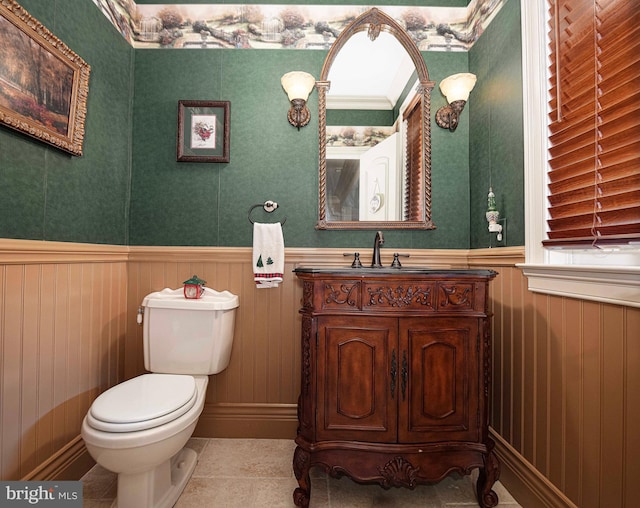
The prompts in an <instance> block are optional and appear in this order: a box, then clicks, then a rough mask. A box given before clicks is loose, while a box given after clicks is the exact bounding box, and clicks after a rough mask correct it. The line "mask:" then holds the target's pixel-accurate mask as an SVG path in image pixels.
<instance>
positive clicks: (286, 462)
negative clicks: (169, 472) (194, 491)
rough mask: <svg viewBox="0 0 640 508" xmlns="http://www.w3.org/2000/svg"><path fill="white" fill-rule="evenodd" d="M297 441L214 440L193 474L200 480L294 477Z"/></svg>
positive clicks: (208, 444) (202, 455) (206, 448)
mask: <svg viewBox="0 0 640 508" xmlns="http://www.w3.org/2000/svg"><path fill="white" fill-rule="evenodd" d="M294 449H295V444H294V442H293V440H291V441H289V440H286V439H211V440H210V441H209V443H207V446H206V447H205V448H204V450H203V452H202V454H201V455H200V458H199V461H198V465H197V466H196V469H195V471H194V473H193V476H194V477H196V478H203V477H206V478H210V477H218V478H237V477H242V478H247V477H249V478H290V477H292V476H293V467H292V460H293V451H294Z"/></svg>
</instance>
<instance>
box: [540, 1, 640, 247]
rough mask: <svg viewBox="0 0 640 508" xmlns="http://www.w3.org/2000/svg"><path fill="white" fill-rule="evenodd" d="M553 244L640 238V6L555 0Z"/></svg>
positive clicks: (551, 7) (552, 7) (551, 157)
mask: <svg viewBox="0 0 640 508" xmlns="http://www.w3.org/2000/svg"><path fill="white" fill-rule="evenodd" d="M548 4H549V54H550V65H549V86H550V90H549V96H550V97H549V119H550V124H549V215H550V218H549V220H548V225H549V228H548V229H549V230H548V234H547V236H548V239H547V240H545V241H544V244H545V245H549V246H556V245H560V246H563V245H589V244H595V245H606V244H608V243H615V244H621V243H622V244H623V243H627V242H629V241H634V240H640V86H639V84H638V78H639V76H640V9H638V6H637V5H634V4H635V2H630V1H629V0H548Z"/></svg>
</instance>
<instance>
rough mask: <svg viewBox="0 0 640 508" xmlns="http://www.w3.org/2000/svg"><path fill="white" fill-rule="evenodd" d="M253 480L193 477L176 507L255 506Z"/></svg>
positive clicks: (225, 507)
mask: <svg viewBox="0 0 640 508" xmlns="http://www.w3.org/2000/svg"><path fill="white" fill-rule="evenodd" d="M254 501H255V493H254V485H253V482H250V481H246V480H240V479H237V478H193V477H192V478H191V480H190V481H189V483H188V484H187V486H186V488H185V489H184V492H183V493H182V495H181V496H180V499H178V502H177V503H176V504H175V508H247V507H248V506H254V505H253V503H254Z"/></svg>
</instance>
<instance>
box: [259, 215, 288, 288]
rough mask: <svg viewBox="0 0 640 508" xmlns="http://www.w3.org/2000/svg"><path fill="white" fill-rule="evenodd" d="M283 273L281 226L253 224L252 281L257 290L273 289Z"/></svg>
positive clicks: (277, 223)
mask: <svg viewBox="0 0 640 508" xmlns="http://www.w3.org/2000/svg"><path fill="white" fill-rule="evenodd" d="M283 273H284V238H283V236H282V225H281V224H280V223H279V222H276V223H275V224H260V223H258V222H254V223H253V279H254V280H255V282H256V287H258V288H275V287H278V284H279V283H280V282H282V275H283Z"/></svg>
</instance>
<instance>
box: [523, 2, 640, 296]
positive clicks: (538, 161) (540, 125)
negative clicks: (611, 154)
mask: <svg viewBox="0 0 640 508" xmlns="http://www.w3.org/2000/svg"><path fill="white" fill-rule="evenodd" d="M580 2H581V0H574V1H570V0H564V1H563V2H562V4H563V5H564V6H565V8H566V9H567V10H569V9H572V11H573V13H575V12H578V16H579V15H580V14H583V15H584V16H590V17H591V19H592V20H593V19H594V9H593V5H594V0H590V1H589V2H587V3H588V4H589V5H591V9H590V10H589V11H588V12H587V13H584V7H581V6H580ZM614 2H615V3H617V0H609V1H607V2H597V0H596V2H595V4H596V6H597V7H599V8H600V7H601V6H600V3H602V4H603V5H605V4H606V9H607V13H608V9H609V4H612V3H614ZM582 3H584V2H582ZM622 4H623V5H625V8H631V7H630V5H632V4H633V2H628V1H627V2H622ZM627 4H628V5H627ZM520 7H521V20H522V47H523V55H522V56H523V60H522V62H523V84H524V90H523V92H524V139H525V145H524V151H525V153H524V156H525V210H526V223H527V231H526V242H525V250H526V262H525V264H524V265H522V268H523V272H524V274H525V275H526V276H527V277H528V283H529V289H530V290H531V291H535V292H542V293H550V294H557V295H562V296H570V297H576V298H581V299H589V300H597V301H605V302H609V303H614V304H621V305H630V306H636V307H640V248H639V247H640V241H638V242H635V241H634V240H633V233H632V237H631V238H629V237H628V236H627V237H626V238H625V237H620V238H619V240H621V241H624V242H627V243H626V244H625V245H622V244H619V245H616V246H615V247H613V246H608V247H607V246H606V245H604V246H601V247H602V248H598V249H594V248H592V247H591V244H592V243H593V240H594V238H595V237H597V236H598V235H597V233H596V235H595V236H594V235H592V234H591V230H590V229H589V234H588V239H587V238H583V241H584V240H586V241H588V245H586V244H582V245H581V246H579V247H580V248H575V249H569V248H567V247H566V243H565V244H563V243H562V242H558V243H557V244H556V245H552V244H550V243H549V240H550V238H549V236H548V231H549V227H550V224H549V222H548V221H551V220H552V216H551V215H550V213H549V209H548V203H549V202H548V199H547V198H548V191H549V189H550V184H551V179H550V172H549V171H548V169H549V168H550V165H549V156H550V146H551V145H550V135H549V134H550V132H551V129H550V125H549V118H550V116H549V110H548V108H547V106H548V104H549V103H550V100H551V94H550V93H549V90H548V84H549V82H550V81H549V78H550V75H549V74H547V70H548V69H549V67H550V61H551V60H550V59H549V54H548V52H547V50H548V49H549V42H550V41H549V39H548V38H547V35H548V27H549V26H550V25H549V22H550V20H549V18H548V17H547V14H549V12H548V11H547V8H548V3H547V0H521V2H520ZM631 10H632V11H633V10H636V11H637V8H636V9H633V8H631ZM608 14H610V13H608ZM628 17H629V18H630V19H629V20H628V21H633V20H631V18H633V17H635V21H633V22H632V23H626V21H627V19H626V18H625V20H624V21H625V23H623V25H622V26H625V27H628V28H629V30H630V32H629V33H627V34H626V37H625V34H624V33H623V32H621V31H620V30H617V29H616V30H612V29H611V28H609V30H610V31H613V32H615V33H616V34H617V37H624V38H625V39H626V40H627V42H626V44H629V39H630V38H635V40H636V41H637V39H638V37H640V31H639V28H638V27H639V26H640V25H639V24H638V19H637V14H635V13H633V15H632V16H628ZM616 19H619V18H616ZM601 21H602V20H599V21H598V22H601ZM634 23H635V26H634ZM592 26H593V25H592ZM599 26H602V25H599ZM598 39H599V41H603V40H604V39H605V37H604V36H603V37H600V38H598V36H597V35H596V36H594V37H593V40H594V41H596V42H599V41H598ZM610 40H611V39H610V38H608V41H610ZM633 47H634V48H636V49H634V50H632V53H631V58H630V59H629V63H630V65H631V69H627V71H626V72H627V73H629V72H631V73H634V74H635V76H634V79H635V82H636V83H637V79H638V77H637V76H638V57H637V56H636V55H635V54H634V53H638V46H637V43H636V45H635V46H633ZM619 49H621V50H623V49H624V48H623V47H621V48H619ZM594 54H595V53H594ZM601 54H602V53H601ZM627 58H628V57H627ZM634 69H635V70H634ZM592 78H593V82H595V76H592ZM598 83H599V84H600V83H604V81H603V80H599V81H598ZM629 84H630V85H631V84H632V82H630V83H629ZM600 86H604V85H600ZM594 87H595V85H594ZM637 88H638V87H637V85H636V86H635V87H633V90H634V91H635V93H637ZM560 93H562V91H560ZM595 94H596V91H595V90H594V92H593V97H595V96H596V95H595ZM632 97H633V93H631V94H630V97H629V98H632ZM635 100H636V101H637V96H636V99H635ZM636 104H637V102H636ZM632 116H636V117H637V116H638V113H637V112H636V113H634V114H633V115H632ZM594 125H595V120H594ZM612 127H615V124H613V125H612ZM635 133H636V134H637V125H636V127H635ZM573 134H575V132H573ZM632 146H633V145H632ZM635 146H636V147H637V146H638V144H637V142H636V144H635ZM607 148H608V147H606V146H603V147H602V149H600V148H598V150H602V152H603V151H606V150H607ZM636 150H637V148H636ZM602 152H600V153H602ZM606 162H608V161H606ZM639 165H640V163H639V161H638V154H637V152H636V155H635V169H632V170H631V171H630V173H631V177H633V175H634V174H636V175H637V173H638V167H639ZM603 166H604V165H603ZM594 167H598V166H592V168H591V171H592V173H591V176H592V178H593V180H592V181H593V182H595V181H596V178H597V174H596V171H595V170H594V169H593V168H594ZM632 167H633V166H632ZM596 190H597V187H596V185H595V183H594V185H593V186H591V192H592V196H593V195H594V194H593V193H594V192H596ZM636 206H637V205H636ZM593 207H594V203H593V201H592V202H591V210H590V217H591V222H592V223H593V220H594V219H593V211H592V210H593V209H594V208H593ZM595 207H596V209H598V208H597V207H598V205H597V204H596V205H595ZM596 221H597V219H596ZM622 234H625V233H622ZM602 236H603V232H602V231H601V232H600V238H598V240H599V241H601V240H602V238H601V237H602ZM636 236H640V235H636ZM543 242H545V243H546V244H547V246H546V247H543ZM551 243H553V242H551ZM569 243H571V242H569Z"/></svg>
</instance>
